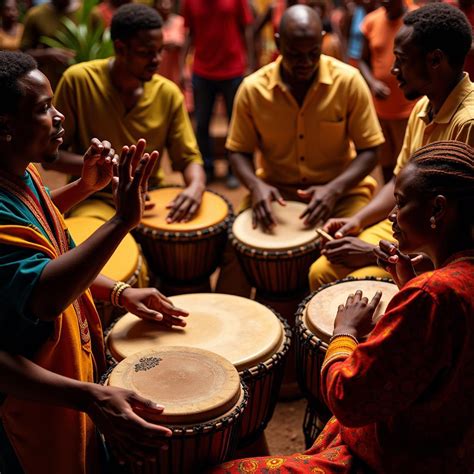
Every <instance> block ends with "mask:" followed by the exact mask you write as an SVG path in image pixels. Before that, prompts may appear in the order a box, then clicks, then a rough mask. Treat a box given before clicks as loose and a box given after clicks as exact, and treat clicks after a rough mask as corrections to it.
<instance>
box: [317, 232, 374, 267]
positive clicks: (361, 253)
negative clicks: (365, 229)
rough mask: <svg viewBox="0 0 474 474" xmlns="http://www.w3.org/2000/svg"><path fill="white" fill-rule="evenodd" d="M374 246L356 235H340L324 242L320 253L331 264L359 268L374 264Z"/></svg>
mask: <svg viewBox="0 0 474 474" xmlns="http://www.w3.org/2000/svg"><path fill="white" fill-rule="evenodd" d="M375 247H376V246H375V245H372V244H369V243H367V242H364V241H363V240H360V239H358V238H357V237H342V238H340V239H334V240H331V241H330V242H326V243H325V245H324V247H323V249H322V250H321V254H322V255H324V256H325V257H326V258H327V259H328V260H329V261H330V262H331V263H332V264H340V265H345V266H347V267H352V268H360V267H366V266H367V265H375V264H376V259H375V255H374V248H375Z"/></svg>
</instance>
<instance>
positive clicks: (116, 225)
mask: <svg viewBox="0 0 474 474" xmlns="http://www.w3.org/2000/svg"><path fill="white" fill-rule="evenodd" d="M144 147H145V141H144V140H140V141H139V143H138V145H137V147H135V146H132V147H131V148H130V150H129V149H128V147H124V151H123V153H122V158H121V164H120V169H119V185H118V189H119V190H118V192H117V197H118V203H117V213H116V215H115V216H114V217H113V218H112V219H111V220H109V221H108V222H106V223H105V224H104V225H103V226H101V227H100V228H99V229H98V230H97V231H96V232H94V234H92V236H91V237H89V238H88V239H87V240H86V241H85V242H84V243H82V244H81V245H79V246H78V247H76V248H74V249H72V250H70V251H69V252H67V253H65V254H64V255H61V256H60V257H58V258H56V259H54V260H51V261H50V262H49V263H48V264H47V265H46V267H45V268H44V270H43V272H42V273H41V276H40V278H39V280H38V283H37V284H36V286H35V288H34V290H33V291H32V294H31V297H30V300H29V302H28V306H29V309H30V310H31V311H32V314H35V316H36V317H37V318H39V319H42V320H52V319H54V318H56V317H57V316H58V315H59V314H61V313H62V311H63V310H64V309H65V308H66V307H67V306H69V305H70V304H71V303H72V301H74V299H76V298H77V296H78V295H80V294H82V293H83V292H84V291H85V290H86V289H87V288H89V287H90V286H91V285H92V283H93V281H94V280H95V278H96V277H97V275H98V274H99V272H100V270H101V268H102V267H103V266H104V265H105V263H106V262H107V260H108V259H109V258H110V257H111V255H112V253H113V252H114V250H115V249H116V248H117V246H118V244H119V243H120V241H121V240H122V239H123V238H124V237H125V235H126V234H127V233H128V231H129V230H131V229H132V228H133V227H135V226H136V225H137V224H138V222H139V221H140V218H141V214H142V212H143V207H144V194H143V189H146V180H147V179H148V176H149V174H150V173H151V167H150V163H151V162H152V161H156V157H157V155H158V154H157V153H155V152H154V153H153V155H152V156H153V159H150V157H149V156H148V155H145V156H144V157H143V159H141V160H140V163H139V165H138V166H137V168H136V170H135V172H134V176H133V177H132V174H131V173H132V172H131V170H132V169H134V166H133V165H132V162H134V161H137V160H138V158H139V157H141V156H142V154H143V150H144ZM71 275H74V283H75V284H74V285H71V281H70V280H71ZM52 293H53V294H52Z"/></svg>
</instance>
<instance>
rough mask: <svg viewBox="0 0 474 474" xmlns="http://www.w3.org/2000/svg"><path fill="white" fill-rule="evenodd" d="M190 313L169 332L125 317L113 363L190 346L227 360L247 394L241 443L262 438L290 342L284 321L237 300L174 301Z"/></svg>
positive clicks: (111, 341)
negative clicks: (183, 323)
mask: <svg viewBox="0 0 474 474" xmlns="http://www.w3.org/2000/svg"><path fill="white" fill-rule="evenodd" d="M171 300H172V301H173V303H174V304H175V305H176V306H178V307H181V308H183V309H186V310H187V311H189V313H190V314H189V317H188V318H187V319H186V321H187V325H186V327H185V328H166V327H162V326H159V325H158V324H156V323H153V322H148V321H144V320H141V319H139V318H137V317H136V316H134V315H132V314H131V313H128V314H126V315H125V316H123V317H122V318H121V319H119V320H118V321H117V322H116V324H115V325H113V326H112V327H111V330H110V332H109V333H108V335H107V348H108V351H109V353H110V354H111V356H112V358H113V359H114V360H115V361H120V360H122V359H124V358H125V357H128V356H129V355H130V354H133V353H135V352H137V351H140V350H143V349H145V348H153V349H161V348H162V347H168V346H176V345H179V346H187V347H198V348H201V349H206V350H209V351H212V352H214V353H216V354H219V355H221V356H223V357H225V358H226V359H227V360H229V361H230V362H231V363H232V364H234V366H235V367H236V369H237V370H238V371H239V373H240V375H241V378H242V380H243V381H244V382H245V384H246V385H247V387H248V390H249V405H248V408H247V410H246V412H245V413H244V416H243V419H242V428H241V433H240V445H241V446H244V445H249V444H250V443H252V442H253V441H255V440H257V438H258V437H259V436H260V435H261V433H262V432H263V430H264V429H265V427H266V425H267V423H268V421H269V420H270V418H271V416H272V414H273V410H274V408H275V405H276V401H277V396H278V391H279V388H280V384H281V380H282V376H283V364H284V362H285V358H286V354H287V352H288V348H289V345H290V342H291V339H290V338H291V332H290V329H289V327H288V325H287V324H286V322H285V321H284V320H282V319H280V318H279V317H278V316H276V315H275V313H274V312H273V311H271V310H270V309H269V308H267V307H265V306H263V305H261V304H260V303H257V302H255V301H252V300H249V299H246V298H242V297H239V296H232V295H223V294H217V293H197V294H189V295H179V296H174V297H172V298H171Z"/></svg>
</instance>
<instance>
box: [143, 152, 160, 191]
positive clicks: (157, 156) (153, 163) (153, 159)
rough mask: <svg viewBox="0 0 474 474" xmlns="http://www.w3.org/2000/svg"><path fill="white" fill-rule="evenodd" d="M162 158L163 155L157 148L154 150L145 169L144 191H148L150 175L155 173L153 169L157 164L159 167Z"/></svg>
mask: <svg viewBox="0 0 474 474" xmlns="http://www.w3.org/2000/svg"><path fill="white" fill-rule="evenodd" d="M160 160H161V155H160V154H159V153H158V152H157V151H156V150H154V151H152V152H151V154H150V161H149V162H148V165H147V167H146V169H145V173H144V174H143V178H142V183H141V186H142V189H143V192H145V193H146V192H148V180H149V179H150V176H151V174H152V173H153V170H154V169H155V168H156V167H157V166H158V167H159V162H160ZM157 163H158V165H157Z"/></svg>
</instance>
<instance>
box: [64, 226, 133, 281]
mask: <svg viewBox="0 0 474 474" xmlns="http://www.w3.org/2000/svg"><path fill="white" fill-rule="evenodd" d="M103 224H104V222H103V221H101V220H100V219H96V218H95V217H70V218H68V219H66V225H67V227H68V229H69V232H70V233H71V236H72V238H73V239H74V242H76V244H81V243H82V242H84V241H85V240H87V239H88V238H89V237H90V236H91V234H93V233H94V232H95V231H96V230H97V229H98V228H99V227H100V226H102V225H103ZM138 259H139V252H138V245H137V243H136V242H135V240H134V239H133V237H132V236H131V235H130V234H127V235H126V236H125V237H124V239H123V240H122V242H120V244H119V245H118V247H117V248H116V250H115V252H114V253H113V254H112V257H110V259H109V261H108V262H107V263H106V264H105V266H104V268H103V269H102V270H101V272H100V273H101V274H102V275H105V276H106V277H109V278H110V279H112V280H118V281H127V280H128V279H129V278H131V277H132V275H133V274H134V273H135V271H136V269H137V266H138Z"/></svg>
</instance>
